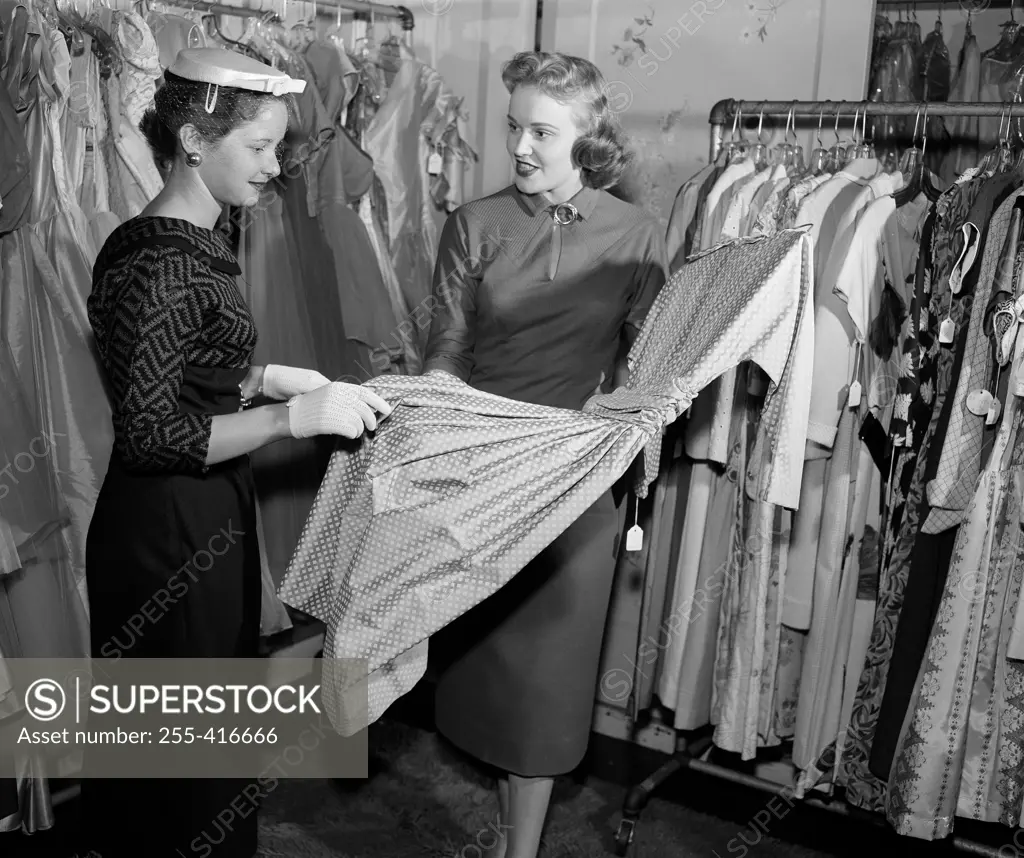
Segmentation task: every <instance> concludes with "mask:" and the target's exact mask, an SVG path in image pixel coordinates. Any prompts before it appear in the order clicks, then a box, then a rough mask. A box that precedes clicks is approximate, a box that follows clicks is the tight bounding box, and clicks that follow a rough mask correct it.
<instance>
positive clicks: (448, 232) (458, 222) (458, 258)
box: [423, 209, 482, 382]
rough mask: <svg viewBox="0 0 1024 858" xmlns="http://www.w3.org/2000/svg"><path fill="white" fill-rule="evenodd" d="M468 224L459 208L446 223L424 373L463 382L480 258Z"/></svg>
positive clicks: (468, 368) (469, 362) (469, 363)
mask: <svg viewBox="0 0 1024 858" xmlns="http://www.w3.org/2000/svg"><path fill="white" fill-rule="evenodd" d="M472 246H473V242H472V241H471V238H470V230H469V222H468V220H467V218H466V215H465V213H464V212H463V211H462V210H461V209H458V210H456V211H455V212H453V213H452V215H451V216H450V217H449V218H448V220H447V221H445V225H444V229H442V231H441V240H440V243H439V246H438V251H437V264H436V266H435V267H434V288H433V293H432V297H433V299H434V301H435V302H436V303H435V305H434V308H433V309H434V317H433V320H432V321H431V323H430V334H429V336H428V338H427V360H426V363H425V365H424V368H423V371H424V372H429V371H430V370H432V369H441V370H444V371H445V372H450V373H451V374H452V375H454V376H456V377H457V378H460V379H462V381H464V382H468V381H469V377H470V374H471V373H472V372H473V348H474V346H475V345H476V298H477V295H476V292H477V287H478V285H479V283H480V275H481V262H482V260H481V259H478V258H476V257H475V256H474V254H473V252H472V250H471V248H472Z"/></svg>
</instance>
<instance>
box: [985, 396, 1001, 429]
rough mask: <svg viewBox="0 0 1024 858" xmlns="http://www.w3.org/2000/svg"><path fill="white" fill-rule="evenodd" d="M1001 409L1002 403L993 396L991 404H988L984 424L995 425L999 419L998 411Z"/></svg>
mask: <svg viewBox="0 0 1024 858" xmlns="http://www.w3.org/2000/svg"><path fill="white" fill-rule="evenodd" d="M1002 410H1003V405H1002V403H1001V402H1000V401H999V400H998V399H996V398H995V397H994V396H993V397H992V404H991V405H990V406H989V409H988V414H987V415H986V416H985V425H986V426H995V425H996V423H997V422H998V421H999V415H1000V413H1002Z"/></svg>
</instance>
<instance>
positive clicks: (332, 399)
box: [288, 381, 391, 438]
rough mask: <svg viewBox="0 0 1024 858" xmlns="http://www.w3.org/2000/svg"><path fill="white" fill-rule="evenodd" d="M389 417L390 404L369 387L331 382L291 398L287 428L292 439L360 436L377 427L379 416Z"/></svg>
mask: <svg viewBox="0 0 1024 858" xmlns="http://www.w3.org/2000/svg"><path fill="white" fill-rule="evenodd" d="M375 410H376V411H378V412H380V414H381V416H383V417H387V416H388V415H389V414H390V413H391V406H390V405H388V403H387V402H385V401H384V400H383V399H381V398H380V397H379V396H378V395H377V394H376V393H374V392H373V391H372V390H370V389H369V388H368V387H360V386H359V385H357V384H346V383H345V382H343V381H329V382H327V384H325V385H323V386H322V387H318V388H317V389H316V390H313V391H311V392H309V393H303V394H302V395H300V396H296V397H294V398H293V399H290V400H288V428H289V429H290V430H291V433H292V437H293V438H311V437H313V436H314V435H343V436H344V437H346V438H358V437H359V436H360V435H362V434H363V432H364V431H366V430H367V429H370V430H373V429H376V428H377V415H376V414H374V411H375Z"/></svg>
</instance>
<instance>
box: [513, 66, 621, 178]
mask: <svg viewBox="0 0 1024 858" xmlns="http://www.w3.org/2000/svg"><path fill="white" fill-rule="evenodd" d="M501 79H502V82H503V83H504V84H505V89H507V90H508V91H509V93H511V92H513V91H514V90H515V88H516V87H518V86H534V87H536V88H537V89H539V90H540V91H541V92H543V93H544V94H545V95H547V96H548V97H550V98H553V99H554V100H555V101H557V102H560V103H561V104H570V103H573V104H578V105H579V106H580V107H581V108H582V110H581V111H580V113H581V114H582V115H581V116H580V118H579V123H578V128H579V131H580V135H581V136H580V138H579V139H578V140H577V141H576V142H575V143H574V144H573V147H572V158H573V162H574V163H575V164H576V165H577V166H578V167H579V168H580V170H581V172H582V176H581V178H582V180H583V184H584V185H586V186H588V187H591V188H597V189H599V190H605V189H608V188H612V187H615V186H616V185H618V184H619V182H620V181H621V179H622V177H623V175H624V174H625V172H626V170H627V168H628V167H629V165H630V163H631V162H632V160H633V155H632V152H630V151H629V149H628V148H627V146H626V140H625V135H623V133H622V130H621V129H620V128H619V124H618V122H617V121H616V119H615V113H614V111H613V110H612V109H611V106H610V105H609V103H608V84H607V83H606V82H605V79H604V76H603V75H602V74H601V72H600V70H599V69H598V68H597V66H595V65H594V64H593V63H592V62H590V61H589V60H585V59H582V58H581V57H574V56H570V55H569V54H561V53H545V52H543V51H523V52H521V53H518V54H516V55H515V56H514V57H512V59H511V60H509V61H508V62H507V63H505V65H504V67H503V68H502V70H501Z"/></svg>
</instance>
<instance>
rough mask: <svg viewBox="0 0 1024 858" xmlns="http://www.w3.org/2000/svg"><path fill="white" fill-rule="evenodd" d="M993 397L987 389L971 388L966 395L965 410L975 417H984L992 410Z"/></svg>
mask: <svg viewBox="0 0 1024 858" xmlns="http://www.w3.org/2000/svg"><path fill="white" fill-rule="evenodd" d="M993 399H995V397H994V396H993V395H992V394H991V393H989V392H988V391H987V390H972V391H971V392H970V393H969V394H968V395H967V410H968V411H970V412H971V414H973V415H974V416H975V417H986V416H987V415H988V413H989V411H991V410H992V400H993Z"/></svg>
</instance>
